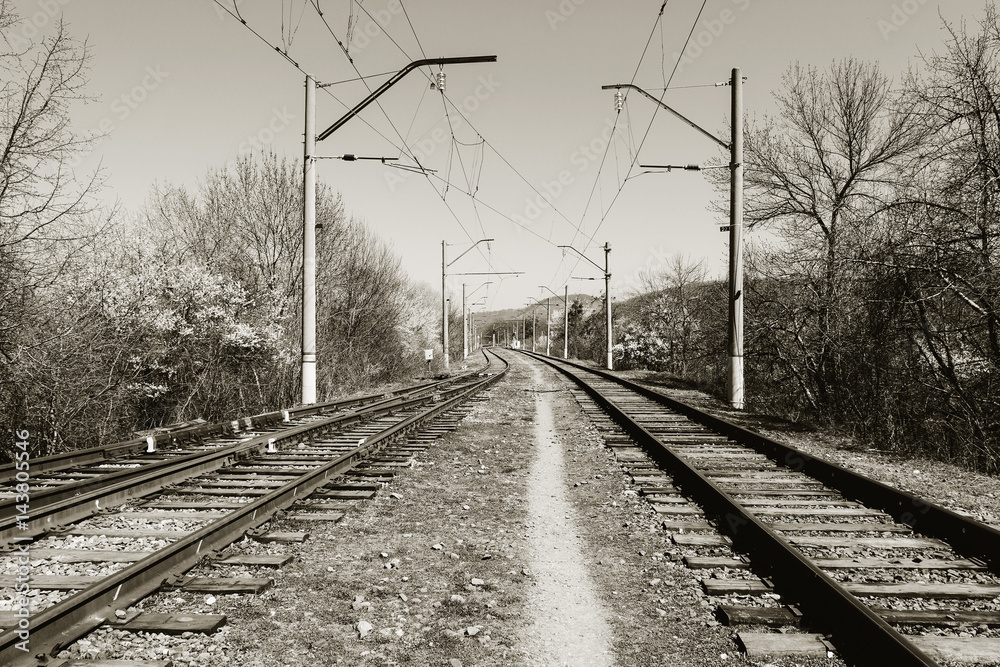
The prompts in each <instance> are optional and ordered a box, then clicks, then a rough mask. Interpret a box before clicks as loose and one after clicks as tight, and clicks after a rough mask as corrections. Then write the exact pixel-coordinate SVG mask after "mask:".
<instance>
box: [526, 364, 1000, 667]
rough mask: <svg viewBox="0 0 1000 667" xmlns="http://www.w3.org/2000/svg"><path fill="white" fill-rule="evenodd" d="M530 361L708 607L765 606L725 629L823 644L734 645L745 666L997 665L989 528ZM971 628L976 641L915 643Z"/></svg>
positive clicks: (729, 616) (997, 555)
mask: <svg viewBox="0 0 1000 667" xmlns="http://www.w3.org/2000/svg"><path fill="white" fill-rule="evenodd" d="M531 356H533V357H534V358H536V359H539V360H542V361H544V362H546V363H548V364H549V365H551V366H553V367H554V368H556V369H557V370H559V371H561V372H562V373H563V374H565V375H566V376H567V377H569V378H570V379H571V380H572V381H573V382H575V383H576V385H577V386H578V387H579V390H578V391H579V392H580V394H579V400H580V402H581V404H582V405H584V409H585V411H588V412H589V413H590V414H591V416H592V418H593V419H594V420H595V423H596V424H597V425H598V428H599V429H600V430H602V431H603V432H604V433H605V439H606V443H607V444H608V445H609V446H610V447H612V448H613V449H614V450H615V452H616V455H617V458H618V460H619V462H620V463H621V465H622V466H623V467H624V468H625V469H626V470H628V472H629V474H630V475H631V476H632V478H633V481H634V482H635V483H636V484H637V485H638V486H639V487H640V492H641V493H642V494H643V495H644V496H646V498H647V499H648V500H649V501H650V503H651V504H652V506H653V507H654V509H655V510H656V512H657V514H658V516H661V517H662V518H663V519H664V521H663V525H664V527H665V528H667V529H668V530H671V531H673V535H672V537H673V542H674V544H675V545H677V548H678V550H679V552H678V554H677V555H678V557H679V558H682V559H683V560H684V561H685V562H686V564H687V565H688V567H690V568H694V569H697V570H700V571H704V572H706V573H711V574H710V575H707V576H705V577H704V578H703V579H702V581H703V584H704V587H705V590H706V592H707V593H708V594H710V595H719V596H728V598H722V599H727V600H728V599H732V600H740V599H745V598H748V597H749V598H753V596H765V597H764V598H763V600H764V601H763V602H755V604H754V606H750V607H748V606H745V605H739V604H725V605H721V606H720V608H719V614H720V616H721V617H722V618H723V619H724V620H726V621H728V622H729V623H730V624H738V625H750V626H765V627H767V626H772V627H773V626H797V625H799V623H800V622H802V623H807V624H808V625H809V626H810V627H811V628H812V629H814V630H815V631H816V632H818V633H819V634H814V633H802V632H801V631H799V630H798V629H797V628H796V629H794V630H793V631H792V632H791V633H765V632H741V633H740V635H739V637H740V639H741V641H742V643H743V644H744V647H745V648H746V649H747V651H748V652H749V653H752V654H760V655H767V654H771V655H776V654H780V653H785V652H787V653H792V654H794V653H796V652H798V651H803V652H807V651H815V652H818V654H819V655H823V654H825V652H826V650H827V649H828V648H834V647H836V649H837V650H838V651H839V652H841V653H842V654H843V655H845V656H846V657H848V658H849V659H850V660H851V661H853V662H856V663H857V664H876V663H887V664H892V665H937V664H939V661H955V662H965V663H993V662H995V661H996V659H997V656H1000V635H998V632H997V630H996V628H997V627H998V626H1000V608H998V607H997V601H1000V576H997V575H1000V531H998V530H997V529H996V528H995V527H992V526H989V525H986V524H983V523H981V522H978V521H975V520H974V519H971V518H968V517H965V516H962V515H960V514H957V513H955V512H952V511H950V510H947V509H945V508H942V507H939V506H937V505H935V504H933V503H929V502H925V501H922V500H921V499H919V498H917V497H916V496H913V495H912V494H908V493H905V492H901V491H898V490H896V489H893V488H891V487H888V486H886V485H883V484H881V483H879V482H876V481H873V480H870V479H867V478H865V477H863V476H861V475H858V474H857V473H855V472H852V471H850V470H847V469H845V468H842V467H840V466H837V465H835V464H831V463H828V462H826V461H822V460H820V459H817V458H815V457H812V456H809V455H807V454H805V453H803V452H800V451H797V450H795V449H793V448H790V447H787V446H785V445H783V444H781V443H778V442H776V441H773V440H770V439H768V438H765V437H763V436H761V435H759V434H757V433H753V432H752V431H748V430H746V429H743V428H741V427H738V426H735V425H733V424H730V423H728V422H726V421H724V420H721V419H719V418H717V417H714V416H710V415H707V414H704V413H702V412H701V411H699V410H697V409H695V408H692V407H690V406H688V405H685V404H683V403H679V402H677V401H675V400H673V399H670V398H668V397H666V396H663V395H661V394H659V393H657V392H655V391H652V390H650V389H647V388H645V387H642V386H640V385H637V384H635V383H631V382H628V381H626V380H622V379H620V378H617V377H615V376H614V375H612V374H609V373H606V372H604V371H596V370H594V369H591V368H588V367H584V366H581V365H577V364H572V363H569V362H566V361H563V360H561V359H555V358H551V357H545V356H544V355H531ZM588 404H589V407H588ZM689 499H690V500H689ZM708 519H711V521H712V523H709V521H708ZM713 524H714V525H713ZM715 528H717V529H718V531H719V533H722V534H719V533H715V532H714V530H715ZM685 552H686V553H685ZM778 599H782V600H785V601H793V602H794V605H795V606H794V607H788V606H783V605H778V604H777V602H776V600H778ZM941 600H947V601H948V603H947V604H948V608H944V609H942V608H940V607H939V604H940V602H939V601H941ZM970 626H971V627H974V628H978V632H972V633H971V634H972V635H977V634H978V635H979V636H969V635H970V633H968V632H966V633H963V634H964V635H965V636H961V637H960V636H956V635H955V634H952V635H951V636H933V633H927V632H921V631H922V630H926V629H928V628H929V629H931V630H934V629H939V630H937V632H938V633H939V634H940V633H945V634H947V632H948V630H940V629H941V628H956V627H970ZM785 629H786V631H787V630H789V629H790V628H789V627H786V628H785ZM921 634H931V635H932V636H920V635H921ZM830 642H832V644H831V643H830Z"/></svg>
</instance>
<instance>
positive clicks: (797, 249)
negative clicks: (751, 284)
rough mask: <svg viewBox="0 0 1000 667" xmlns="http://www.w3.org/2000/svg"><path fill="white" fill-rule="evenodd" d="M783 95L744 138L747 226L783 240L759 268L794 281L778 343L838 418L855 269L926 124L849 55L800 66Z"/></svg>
mask: <svg viewBox="0 0 1000 667" xmlns="http://www.w3.org/2000/svg"><path fill="white" fill-rule="evenodd" d="M776 97H777V101H778V105H779V114H778V115H777V116H776V117H773V118H772V117H765V118H764V119H763V120H762V121H760V122H757V123H752V124H751V125H750V127H749V129H748V131H747V133H746V139H745V146H744V150H745V155H746V160H745V172H744V173H745V192H746V200H745V201H746V213H745V219H746V221H747V224H748V225H749V226H750V227H756V226H768V227H770V228H771V229H772V230H773V231H775V232H776V233H777V234H778V235H779V236H780V237H781V238H782V239H783V241H784V245H783V246H782V247H781V249H780V250H779V252H778V253H777V254H776V255H775V256H774V258H773V260H774V261H773V262H768V263H765V264H763V265H762V268H763V269H764V270H765V271H769V272H771V278H772V279H774V280H780V281H784V282H785V283H788V282H792V283H794V284H797V285H798V289H797V290H796V291H797V292H798V296H797V298H796V301H795V304H796V312H795V314H794V317H790V318H786V319H785V322H787V323H788V329H787V331H786V332H785V333H786V335H784V336H783V337H782V338H781V339H780V340H777V341H776V342H775V344H776V345H779V346H782V347H783V348H784V349H782V350H781V354H782V355H785V356H786V357H787V358H788V359H789V363H790V364H794V365H796V366H797V367H798V368H799V369H800V371H801V374H802V376H803V377H802V379H803V382H802V384H803V391H805V392H806V394H807V395H810V401H811V402H812V404H813V405H814V406H815V407H816V408H817V409H819V410H821V411H826V410H830V411H832V412H833V413H838V412H840V411H841V410H842V406H841V405H840V403H841V401H842V400H843V399H844V398H845V395H844V393H843V392H842V391H841V384H842V377H841V376H842V369H841V366H842V363H843V359H844V349H843V347H842V346H843V343H844V341H845V340H846V339H847V338H848V337H849V327H850V325H851V317H850V314H851V313H852V312H853V310H854V309H855V308H856V306H857V301H856V294H855V293H854V292H853V291H852V288H851V280H852V275H853V271H852V269H851V266H852V262H853V260H854V259H855V258H856V257H857V255H858V253H860V252H863V249H864V248H865V247H866V246H867V245H868V244H869V234H870V228H871V226H872V225H873V222H872V219H873V213H874V212H875V211H876V210H878V209H879V208H880V207H881V206H882V205H883V204H884V202H885V201H886V199H887V197H888V193H889V192H890V190H891V187H892V185H893V183H894V182H895V179H896V178H897V176H898V174H899V172H900V169H902V168H904V166H905V165H907V164H909V163H910V161H911V160H912V157H913V155H914V153H915V151H917V149H918V148H919V146H920V137H921V134H920V132H919V129H920V128H919V126H918V125H917V124H916V123H915V120H916V119H915V114H914V113H913V111H912V109H909V108H907V107H905V106H904V105H902V104H900V103H899V102H898V99H897V97H898V96H897V94H896V93H895V92H894V90H893V88H892V84H891V81H890V80H889V79H888V78H887V77H886V76H885V75H883V74H882V73H881V72H880V71H879V70H878V68H877V67H876V66H875V65H871V64H865V63H862V62H859V61H857V60H854V59H847V60H844V61H841V62H836V63H834V64H832V65H831V66H830V67H829V69H828V70H826V71H820V70H817V69H816V68H813V67H803V66H801V65H794V66H792V67H790V68H789V70H788V71H787V72H786V74H785V76H784V86H783V90H782V91H781V92H780V93H778V94H777V95H776Z"/></svg>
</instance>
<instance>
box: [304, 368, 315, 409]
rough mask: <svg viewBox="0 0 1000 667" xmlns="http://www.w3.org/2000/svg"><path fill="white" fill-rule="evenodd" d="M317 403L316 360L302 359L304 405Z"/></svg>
mask: <svg viewBox="0 0 1000 667" xmlns="http://www.w3.org/2000/svg"><path fill="white" fill-rule="evenodd" d="M314 403H316V361H315V358H314V359H313V360H312V361H305V360H303V361H302V405H313V404H314Z"/></svg>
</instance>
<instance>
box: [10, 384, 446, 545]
mask: <svg viewBox="0 0 1000 667" xmlns="http://www.w3.org/2000/svg"><path fill="white" fill-rule="evenodd" d="M460 377H463V376H456V378H460ZM454 381H456V380H448V381H445V380H440V381H436V382H425V383H421V384H418V385H414V386H411V387H407V388H405V389H402V390H399V391H394V392H389V393H383V394H374V395H367V396H359V397H355V398H350V399H346V400H341V401H331V402H327V403H320V404H316V405H310V406H300V407H297V408H291V409H288V410H279V411H274V412H268V413H263V414H259V415H254V416H252V417H246V418H243V419H239V420H234V421H227V422H219V423H216V424H199V425H196V426H190V427H186V428H180V429H173V430H169V431H166V432H162V433H157V434H154V435H149V436H146V437H143V438H136V439H133V440H129V441H126V442H121V443H114V444H110V445H105V446H102V447H93V448H88V449H83V450H76V451H69V452H64V453H62V454H56V455H53V456H46V457H41V458H37V459H31V460H30V461H28V463H27V467H28V470H26V471H19V470H18V469H17V464H16V463H13V462H12V463H9V464H6V465H3V466H0V545H3V544H6V543H8V542H9V541H10V540H11V539H13V537H15V536H18V537H24V536H25V535H37V534H41V533H43V532H45V531H46V530H48V529H49V528H50V527H51V526H57V525H61V524H64V523H66V522H68V521H73V520H75V519H78V518H81V517H83V516H86V515H88V514H89V513H90V512H91V511H92V509H93V508H89V507H87V503H89V502H95V503H100V502H104V506H107V502H109V501H110V500H111V499H113V498H118V497H120V496H121V495H122V493H124V494H126V495H128V494H132V493H136V489H137V488H141V489H142V490H143V491H145V492H151V491H152V490H153V487H155V486H156V485H159V486H161V487H163V486H167V485H169V484H173V483H176V482H178V481H181V480H183V479H184V478H186V477H189V476H192V475H196V474H200V473H201V472H203V471H205V470H208V469H210V468H211V466H213V465H221V463H222V462H224V461H226V460H227V459H228V458H229V457H230V456H232V455H237V456H239V455H240V452H242V451H243V450H245V449H246V447H245V446H244V445H243V443H246V442H247V441H249V440H250V439H252V438H255V437H260V436H264V435H269V434H271V435H273V434H276V433H278V432H280V431H282V430H286V429H289V428H297V427H300V426H304V425H310V424H314V423H316V422H318V421H319V420H324V421H323V423H324V424H328V425H330V426H331V427H335V426H340V427H346V426H349V425H351V424H353V423H355V422H357V421H359V420H364V419H370V418H372V417H373V416H375V415H377V414H380V413H387V412H391V411H393V410H395V409H396V408H397V407H398V406H399V405H401V404H403V403H405V402H406V401H409V400H412V399H415V398H419V397H421V396H426V395H429V394H431V393H433V392H434V391H436V390H438V389H439V388H441V387H443V386H446V385H447V384H448V383H450V382H454ZM208 452H214V453H215V454H216V456H215V457H214V458H210V457H206V456H205V455H206V454H207V453H208ZM18 472H20V473H21V474H20V475H19V474H18ZM136 480H145V481H146V484H145V485H137V483H136ZM26 483H27V488H29V489H30V494H27V495H28V497H29V502H28V503H27V504H25V503H24V502H23V499H24V498H25V494H22V493H19V490H18V489H19V487H20V488H24V487H23V486H22V485H24V484H26ZM112 483H114V484H118V485H119V486H117V487H112V486H111V485H112ZM112 488H118V489H121V490H122V491H121V493H119V494H118V495H116V496H112V495H110V491H111V489H112ZM19 508H20V509H19ZM25 508H28V509H30V511H28V512H24V511H21V510H22V509H25ZM97 508H98V509H99V505H98V506H97ZM24 515H27V516H30V517H31V519H32V520H31V521H30V523H29V525H28V526H27V528H25V527H23V526H19V524H18V522H19V521H21V522H23V519H22V518H21V517H22V516H24Z"/></svg>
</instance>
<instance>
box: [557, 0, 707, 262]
mask: <svg viewBox="0 0 1000 667" xmlns="http://www.w3.org/2000/svg"><path fill="white" fill-rule="evenodd" d="M707 2H708V0H702V3H701V7H700V8H699V9H698V15H697V16H696V17H695V20H694V22H693V23H692V24H691V29H690V30H689V31H688V35H687V39H685V40H684V46H683V47H682V48H681V51H680V54H679V55H678V57H677V60H676V62H675V63H674V67H673V69H672V70H671V72H670V77H669V78H668V79H667V81H666V85H665V86H664V88H663V93H662V94H661V95H660V100H659V101H660V103H661V104H662V102H663V98H664V97H665V96H666V94H667V90H670V83H671V82H672V81H673V79H674V75H675V74H676V73H677V67H678V66H679V65H680V62H681V58H683V57H684V51H686V50H687V47H688V44H689V43H690V42H691V37H692V35H694V31H695V28H697V27H698V21H699V20H701V15H702V12H703V11H704V10H705V5H706V4H707ZM666 6H667V2H666V1H665V2H664V3H663V5H662V6H661V7H660V14H659V15H658V16H657V22H660V21H662V19H663V10H664V8H665V7H666ZM655 31H656V26H655V25H654V26H653V32H651V33H650V37H649V40H647V41H646V47H645V48H643V52H642V56H640V58H639V63H638V64H637V65H636V69H635V73H633V75H632V81H631V82H630V83H634V82H635V77H636V76H637V75H638V73H639V68H640V67H641V65H642V60H643V58H644V57H645V55H646V50H647V49H648V47H649V42H650V41H651V40H652V37H653V34H655ZM659 108H660V107H659V105H658V106H657V107H656V108H655V109H654V110H653V115H652V117H651V118H650V120H649V125H647V126H646V131H645V133H643V136H642V139H641V140H640V141H639V146H638V147H637V148H636V151H635V157H634V158H633V159H632V162H631V163H630V164H629V169H628V173H627V174H626V177H625V180H624V181H622V182H621V185H619V187H618V191H617V192H616V193H615V196H614V197H613V198H612V199H611V202H610V203H609V204H608V207H607V209H605V210H604V214H603V215H602V216H601V219H600V221H599V222H598V224H597V227H595V228H594V232H593V233H592V234H591V235H590V236H589V237H587V243H586V245H585V246H584V250H586V249H587V248H589V247H590V245H591V243H593V241H594V237H595V236H597V232H598V231H600V229H601V227H602V226H603V225H604V222H605V220H607V218H608V215H609V214H610V213H611V209H612V208H614V205H615V202H617V201H618V197H619V196H620V195H621V193H622V190H624V188H625V184H626V183H627V182H628V181H629V178H630V175H631V172H632V169H634V168H635V163H636V162H637V161H638V159H639V152H640V151H641V150H642V146H643V144H645V142H646V139H647V138H648V137H649V132H650V130H651V129H652V127H653V121H654V120H656V113H657V111H659ZM615 125H616V126H617V117H616V119H615ZM609 148H610V142H608V146H606V147H605V150H604V157H602V159H601V167H600V168H599V169H598V174H597V179H596V180H595V183H594V185H595V189H596V188H597V186H598V184H599V182H600V172H601V170H602V169H603V166H604V161H605V159H606V158H607V154H608V149H609ZM592 196H593V191H592V193H591V197H592ZM589 206H590V199H588V202H587V208H589ZM587 208H585V209H584V215H586V211H587ZM575 240H576V239H575V237H574V241H575ZM570 245H572V243H571V244H570ZM577 264H579V260H577ZM575 266H576V265H574V268H575Z"/></svg>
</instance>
